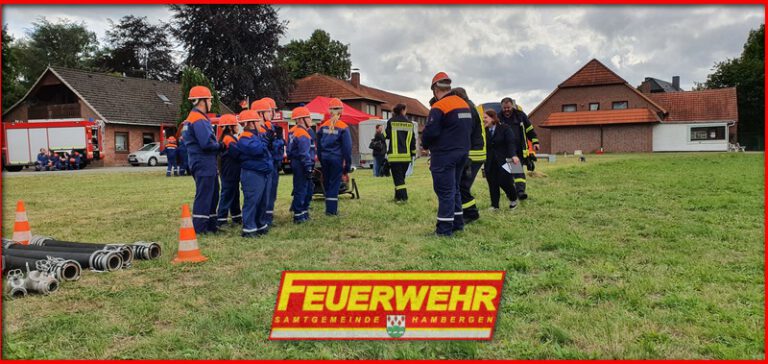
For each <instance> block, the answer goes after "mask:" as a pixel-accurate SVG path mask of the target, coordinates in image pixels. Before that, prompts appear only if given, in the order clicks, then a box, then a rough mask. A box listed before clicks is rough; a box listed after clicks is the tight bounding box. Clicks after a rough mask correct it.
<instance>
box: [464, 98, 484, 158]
mask: <svg viewBox="0 0 768 364" xmlns="http://www.w3.org/2000/svg"><path fill="white" fill-rule="evenodd" d="M466 101H467V104H469V111H470V113H472V134H471V135H470V145H469V160H471V161H472V162H475V163H482V162H485V154H486V148H487V147H486V143H487V141H486V140H487V138H486V137H485V126H484V125H483V118H481V117H480V115H482V114H481V113H480V112H478V110H482V106H480V107H479V108H478V107H477V106H475V104H474V103H472V101H470V100H466Z"/></svg>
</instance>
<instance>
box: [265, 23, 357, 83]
mask: <svg viewBox="0 0 768 364" xmlns="http://www.w3.org/2000/svg"><path fill="white" fill-rule="evenodd" d="M349 57H350V55H349V45H346V44H343V43H341V42H339V41H337V40H332V39H331V35H330V34H328V32H326V31H324V30H322V29H316V30H315V31H314V32H313V33H312V36H310V37H309V39H307V40H292V41H291V42H290V43H288V44H287V45H286V46H285V47H283V48H282V49H281V51H280V60H281V62H282V63H283V65H284V67H285V68H286V69H287V70H288V72H289V73H290V75H291V77H292V78H293V79H294V80H297V79H299V78H302V77H306V76H309V75H311V74H313V73H322V74H324V75H328V76H332V77H336V78H340V79H342V80H346V79H348V78H349V72H350V69H351V68H352V61H351V60H350V58H349Z"/></svg>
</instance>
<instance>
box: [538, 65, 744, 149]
mask: <svg viewBox="0 0 768 364" xmlns="http://www.w3.org/2000/svg"><path fill="white" fill-rule="evenodd" d="M641 90H643V91H645V92H642V91H641ZM736 107H737V104H736V89H735V88H726V89H719V90H706V91H681V89H680V88H679V78H677V79H673V82H672V83H669V82H665V81H661V80H658V79H652V78H646V80H645V81H644V82H643V84H642V85H641V86H640V87H639V88H635V87H633V86H632V85H630V84H629V83H628V82H627V81H625V80H624V79H623V78H621V77H620V76H618V75H617V74H616V73H614V72H613V71H611V70H610V69H609V68H608V67H606V66H605V65H603V64H602V63H600V62H599V61H598V60H596V59H593V60H591V61H589V62H588V63H587V64H586V65H585V66H584V67H582V68H581V69H580V70H578V71H577V72H576V73H574V74H573V75H572V76H571V77H569V78H568V79H566V80H565V81H563V82H562V83H561V84H560V85H558V87H557V89H555V90H554V91H553V92H552V93H551V94H550V95H549V96H547V97H546V98H545V99H544V101H542V102H541V103H540V104H539V105H538V106H537V107H536V108H535V109H533V110H532V111H531V112H530V114H529V118H530V119H531V122H532V123H533V125H534V126H535V127H536V132H537V133H538V135H539V140H540V141H541V142H542V151H543V152H544V153H561V152H568V153H573V152H574V151H575V150H582V151H584V152H594V151H598V150H601V149H602V150H603V151H605V152H617V153H626V152H652V151H705V150H712V151H714V150H722V151H725V150H727V148H728V143H729V141H730V142H733V141H734V140H735V135H736V124H737V121H738V113H737V111H736Z"/></svg>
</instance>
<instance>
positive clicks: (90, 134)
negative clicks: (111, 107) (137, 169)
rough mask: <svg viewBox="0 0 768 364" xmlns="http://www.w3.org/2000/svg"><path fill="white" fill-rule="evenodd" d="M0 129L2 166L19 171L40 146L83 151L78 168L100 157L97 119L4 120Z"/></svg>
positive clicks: (32, 158) (100, 127) (12, 170)
mask: <svg viewBox="0 0 768 364" xmlns="http://www.w3.org/2000/svg"><path fill="white" fill-rule="evenodd" d="M0 124H1V129H0V131H1V132H2V133H1V134H2V135H0V143H2V156H3V157H2V158H3V160H2V163H3V169H5V170H7V171H11V172H18V171H21V170H22V169H24V168H25V167H28V166H34V165H35V161H36V160H37V154H38V153H39V152H40V148H46V149H48V150H49V151H51V152H67V153H71V152H72V151H73V150H74V151H77V152H78V153H80V155H82V156H83V157H82V158H81V162H80V163H81V164H80V168H84V167H85V166H86V165H88V163H90V162H92V161H94V160H99V159H101V158H102V157H103V155H102V150H103V149H102V147H101V146H102V140H101V138H102V137H101V135H102V133H101V130H102V129H103V124H102V123H101V122H98V121H87V120H81V121H35V122H18V123H9V122H3V123H0Z"/></svg>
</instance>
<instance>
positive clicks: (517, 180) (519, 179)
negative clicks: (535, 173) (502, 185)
mask: <svg viewBox="0 0 768 364" xmlns="http://www.w3.org/2000/svg"><path fill="white" fill-rule="evenodd" d="M507 181H509V180H507ZM515 183H525V178H515Z"/></svg>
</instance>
